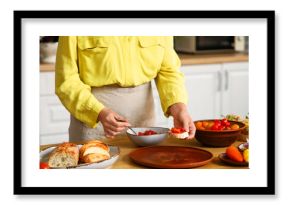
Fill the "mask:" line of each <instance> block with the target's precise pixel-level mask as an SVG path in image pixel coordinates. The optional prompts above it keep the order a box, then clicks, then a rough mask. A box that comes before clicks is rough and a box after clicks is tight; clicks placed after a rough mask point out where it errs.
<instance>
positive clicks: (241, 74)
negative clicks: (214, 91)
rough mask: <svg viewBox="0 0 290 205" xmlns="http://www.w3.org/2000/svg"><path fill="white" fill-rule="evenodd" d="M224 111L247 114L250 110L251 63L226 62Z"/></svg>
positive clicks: (226, 112) (224, 66) (224, 67)
mask: <svg viewBox="0 0 290 205" xmlns="http://www.w3.org/2000/svg"><path fill="white" fill-rule="evenodd" d="M222 67H223V68H222V69H223V74H224V84H223V94H222V95H223V97H222V113H223V115H226V114H237V115H241V116H245V115H247V114H248V112H249V72H248V70H249V68H248V67H249V64H248V63H247V62H239V63H225V64H223V66H222Z"/></svg>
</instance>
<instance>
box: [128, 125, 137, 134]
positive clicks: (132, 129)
mask: <svg viewBox="0 0 290 205" xmlns="http://www.w3.org/2000/svg"><path fill="white" fill-rule="evenodd" d="M128 129H130V130H131V131H132V132H133V133H134V134H135V135H138V134H137V133H136V132H135V131H134V130H133V129H132V128H131V127H128Z"/></svg>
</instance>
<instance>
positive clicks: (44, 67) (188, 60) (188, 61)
mask: <svg viewBox="0 0 290 205" xmlns="http://www.w3.org/2000/svg"><path fill="white" fill-rule="evenodd" d="M178 56H179V57H180V60H181V65H183V66H184V65H197V64H217V63H229V62H247V61H248V60H249V56H248V55H247V54H243V53H220V54H181V53H180V54H178ZM40 71H41V72H50V71H54V64H41V65H40Z"/></svg>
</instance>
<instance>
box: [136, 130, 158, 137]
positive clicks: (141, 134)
mask: <svg viewBox="0 0 290 205" xmlns="http://www.w3.org/2000/svg"><path fill="white" fill-rule="evenodd" d="M155 134H157V132H155V131H154V130H146V131H145V132H138V136H144V135H155Z"/></svg>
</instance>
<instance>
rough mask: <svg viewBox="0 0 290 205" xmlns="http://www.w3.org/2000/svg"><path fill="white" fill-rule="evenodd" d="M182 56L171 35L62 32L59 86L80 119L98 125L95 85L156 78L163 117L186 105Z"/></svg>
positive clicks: (57, 74) (127, 84)
mask: <svg viewBox="0 0 290 205" xmlns="http://www.w3.org/2000/svg"><path fill="white" fill-rule="evenodd" d="M179 67H180V60H179V58H178V56H177V54H176V52H175V51H174V49H173V37H167V36H62V37H59V44H58V50H57V58H56V67H55V71H56V72H55V77H56V80H55V90H56V94H57V96H58V97H59V99H60V101H61V102H62V104H63V105H64V106H65V107H66V108H67V110H68V111H69V112H70V113H71V114H72V115H73V116H74V117H76V118H77V119H78V120H80V121H82V122H84V123H85V124H86V125H87V126H89V127H96V125H97V118H98V114H99V112H100V111H101V110H102V109H103V108H104V105H103V104H101V103H100V102H99V101H98V100H97V99H96V98H95V97H94V96H93V94H92V93H91V87H100V86H104V85H110V84H117V85H120V86H122V87H131V86H138V85H141V84H144V83H147V82H149V81H151V80H152V79H155V83H156V87H157V89H158V93H159V96H160V101H161V106H162V109H163V112H164V114H165V116H167V114H166V112H167V109H168V107H169V106H170V105H172V104H174V103H177V102H183V103H187V93H186V90H185V87H184V78H183V74H182V73H181V72H180V71H179Z"/></svg>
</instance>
